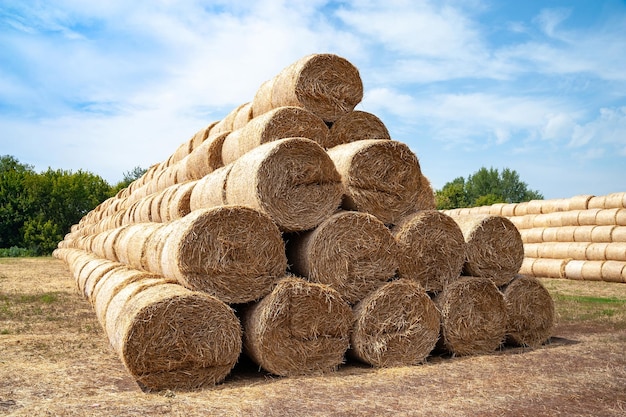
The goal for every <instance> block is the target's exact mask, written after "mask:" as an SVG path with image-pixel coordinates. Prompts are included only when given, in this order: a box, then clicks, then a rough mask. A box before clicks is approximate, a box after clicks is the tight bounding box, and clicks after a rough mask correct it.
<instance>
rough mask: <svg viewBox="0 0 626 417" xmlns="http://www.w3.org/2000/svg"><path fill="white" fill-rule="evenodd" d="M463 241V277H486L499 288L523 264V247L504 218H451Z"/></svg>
mask: <svg viewBox="0 0 626 417" xmlns="http://www.w3.org/2000/svg"><path fill="white" fill-rule="evenodd" d="M454 220H455V221H456V222H457V224H458V225H459V227H460V228H461V232H463V236H464V238H465V242H466V246H465V254H466V261H465V265H464V266H463V273H464V274H465V275H471V276H477V277H488V278H491V279H493V280H494V282H495V284H496V285H498V286H500V285H504V284H506V283H507V282H509V281H510V280H511V279H513V277H514V276H515V275H516V274H517V273H518V271H519V268H520V266H521V265H522V261H523V260H524V244H523V242H522V238H521V236H520V233H519V231H518V230H517V228H516V227H515V226H514V225H513V223H511V221H510V220H508V219H507V218H506V217H501V216H490V215H473V216H463V217H455V218H454Z"/></svg>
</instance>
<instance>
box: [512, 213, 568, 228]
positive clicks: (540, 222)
mask: <svg viewBox="0 0 626 417" xmlns="http://www.w3.org/2000/svg"><path fill="white" fill-rule="evenodd" d="M562 216H563V213H561V212H558V213H548V214H539V215H536V216H534V217H532V224H531V225H530V226H529V227H560V226H567V225H564V224H563V222H562ZM515 225H516V226H518V225H517V223H516V224H515ZM518 228H520V227H519V226H518Z"/></svg>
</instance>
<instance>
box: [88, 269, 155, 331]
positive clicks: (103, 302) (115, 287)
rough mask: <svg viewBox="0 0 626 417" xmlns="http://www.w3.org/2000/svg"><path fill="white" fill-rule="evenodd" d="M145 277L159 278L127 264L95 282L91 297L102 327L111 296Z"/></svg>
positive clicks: (104, 326) (103, 326)
mask: <svg viewBox="0 0 626 417" xmlns="http://www.w3.org/2000/svg"><path fill="white" fill-rule="evenodd" d="M146 278H153V279H159V278H160V277H159V276H158V275H155V274H151V273H149V272H145V271H138V270H136V269H133V268H129V267H127V266H120V267H116V268H113V269H112V270H110V271H109V272H107V273H106V275H105V276H104V277H102V279H101V280H100V281H98V284H96V286H95V287H94V289H93V293H92V297H91V298H92V303H93V307H94V311H95V313H96V317H97V318H98V321H99V322H100V324H101V325H102V328H103V329H106V327H107V326H106V312H107V308H108V306H109V303H110V302H111V300H112V299H113V297H115V296H116V295H117V293H119V292H120V291H121V290H122V289H123V288H125V287H126V286H127V285H128V284H130V283H131V282H135V281H139V280H142V279H146Z"/></svg>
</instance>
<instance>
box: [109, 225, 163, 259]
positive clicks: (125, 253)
mask: <svg viewBox="0 0 626 417" xmlns="http://www.w3.org/2000/svg"><path fill="white" fill-rule="evenodd" d="M146 224H148V223H135V224H130V225H127V226H126V227H125V228H124V230H122V231H120V232H119V234H118V236H117V239H115V242H114V246H113V251H114V253H115V256H116V258H115V259H111V261H116V262H120V263H123V264H127V265H129V264H130V259H129V257H130V253H129V247H130V242H131V239H132V237H133V235H134V234H135V233H143V232H144V230H145V227H146ZM153 224H157V223H153Z"/></svg>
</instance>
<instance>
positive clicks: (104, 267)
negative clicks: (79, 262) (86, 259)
mask: <svg viewBox="0 0 626 417" xmlns="http://www.w3.org/2000/svg"><path fill="white" fill-rule="evenodd" d="M97 259H98V261H99V263H98V264H97V266H95V267H94V268H93V269H90V266H87V267H85V268H84V269H83V270H82V271H81V278H82V277H83V276H85V277H86V278H85V280H84V281H82V290H83V295H84V296H85V298H87V299H88V300H89V301H91V302H93V298H92V293H93V290H94V288H95V287H96V285H97V284H98V282H100V280H101V279H102V278H103V277H104V276H105V275H106V274H107V273H108V272H109V271H111V270H113V269H115V268H120V267H121V265H120V264H119V263H117V262H111V261H109V260H106V259H101V258H97ZM91 265H94V264H91Z"/></svg>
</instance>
